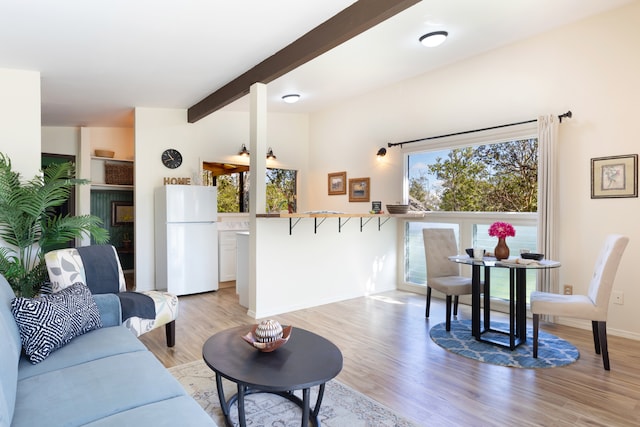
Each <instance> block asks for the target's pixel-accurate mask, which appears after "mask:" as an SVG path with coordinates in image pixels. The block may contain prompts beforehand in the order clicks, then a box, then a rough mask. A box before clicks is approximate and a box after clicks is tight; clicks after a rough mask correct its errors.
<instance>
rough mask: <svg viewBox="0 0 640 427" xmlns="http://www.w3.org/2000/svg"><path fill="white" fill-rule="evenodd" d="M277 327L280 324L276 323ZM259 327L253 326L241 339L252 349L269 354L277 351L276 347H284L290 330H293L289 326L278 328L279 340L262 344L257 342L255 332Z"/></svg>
mask: <svg viewBox="0 0 640 427" xmlns="http://www.w3.org/2000/svg"><path fill="white" fill-rule="evenodd" d="M261 323H262V322H261ZM276 323H277V322H276ZM278 325H280V324H279V323H278ZM259 326H260V325H253V328H252V329H251V332H249V333H248V334H246V335H244V336H243V337H242V339H243V340H245V341H246V342H247V343H249V344H250V345H251V346H253V347H254V348H257V349H258V350H260V351H262V352H264V353H268V352H271V351H273V350H275V349H277V348H278V347H281V346H282V345H284V344H285V343H286V342H287V341H288V340H289V337H290V336H291V329H293V328H292V327H291V325H289V326H285V327H284V328H283V327H280V328H281V333H280V337H279V338H276V339H275V340H272V341H266V342H262V341H259V340H258V337H257V331H258V327H259ZM261 339H264V338H261Z"/></svg>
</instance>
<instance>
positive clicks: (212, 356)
mask: <svg viewBox="0 0 640 427" xmlns="http://www.w3.org/2000/svg"><path fill="white" fill-rule="evenodd" d="M251 327H252V326H251V325H246V326H239V327H236V328H232V329H227V330H225V331H222V332H219V333H217V334H215V335H213V336H212V337H211V338H209V339H208V340H207V341H206V342H205V343H204V346H203V347H202V357H203V358H204V361H205V363H206V364H207V365H208V366H209V367H210V368H211V369H212V370H213V371H214V372H215V373H216V386H217V388H218V398H219V399H220V406H221V408H222V412H223V414H224V416H225V419H226V422H227V425H232V423H231V417H230V416H229V409H230V407H231V406H232V405H233V404H234V403H235V402H236V401H237V404H238V421H239V423H240V426H242V427H244V426H246V420H245V413H244V397H245V396H246V395H247V394H251V393H260V392H262V393H265V392H266V393H274V394H278V395H280V396H282V397H285V398H286V399H289V400H290V401H292V402H294V403H295V404H297V405H298V406H300V407H301V408H302V426H303V427H305V426H307V425H308V422H309V419H311V421H312V422H313V424H314V425H316V426H319V425H320V423H319V421H318V413H319V412H320V405H321V404H322V396H323V394H324V387H325V383H326V382H327V381H329V380H331V379H332V378H334V377H335V376H336V375H338V373H339V372H340V371H341V370H342V353H341V352H340V349H338V347H336V346H335V344H333V343H332V342H331V341H329V340H327V339H326V338H323V337H321V336H319V335H316V334H314V333H313V332H309V331H307V330H304V329H300V328H296V327H293V329H292V331H291V337H290V338H289V341H288V342H287V343H286V344H284V345H283V346H282V347H280V348H278V349H276V350H274V351H272V352H270V353H263V352H261V351H259V350H258V349H256V348H253V347H252V346H251V345H249V344H248V343H247V342H246V341H244V340H243V339H242V336H243V335H246V334H247V333H248V332H249V331H251ZM223 377H224V378H226V379H228V380H230V381H232V382H234V383H236V384H237V385H238V393H237V394H236V395H234V396H232V397H231V398H230V399H229V400H228V401H227V400H226V398H225V396H224V391H223V389H222V378H223ZM314 386H320V388H319V390H318V399H317V400H316V404H315V406H314V407H313V411H312V410H311V406H310V402H309V400H310V389H311V387H314ZM294 390H302V399H300V398H299V397H297V396H295V395H294V394H293V391H294Z"/></svg>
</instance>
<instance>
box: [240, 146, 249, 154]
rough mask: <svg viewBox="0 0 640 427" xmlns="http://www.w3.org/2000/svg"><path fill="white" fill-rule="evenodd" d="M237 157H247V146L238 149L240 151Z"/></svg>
mask: <svg viewBox="0 0 640 427" xmlns="http://www.w3.org/2000/svg"><path fill="white" fill-rule="evenodd" d="M238 155H240V156H248V155H249V150H247V146H246V145H244V144H242V148H240V151H238Z"/></svg>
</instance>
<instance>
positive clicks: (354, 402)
mask: <svg viewBox="0 0 640 427" xmlns="http://www.w3.org/2000/svg"><path fill="white" fill-rule="evenodd" d="M169 371H170V372H171V373H172V374H173V376H174V377H176V378H177V379H178V381H180V383H181V384H182V386H183V387H184V388H185V389H186V390H187V392H188V393H189V394H190V395H191V396H192V397H193V398H194V399H195V400H196V401H197V402H198V403H199V404H200V406H202V407H203V408H204V410H205V411H207V413H208V414H209V415H211V418H213V419H214V421H215V422H216V423H217V424H218V425H219V426H224V425H225V421H224V416H223V415H222V410H221V409H220V403H219V401H218V392H217V389H216V379H215V374H214V372H213V371H212V370H211V369H210V368H209V367H208V366H207V365H205V363H204V362H203V361H196V362H191V363H186V364H184V365H179V366H175V367H173V368H170V369H169ZM236 390H237V389H236V385H235V384H233V383H232V382H230V381H227V380H224V392H225V396H226V397H227V399H228V398H229V397H230V396H232V395H233V394H235V393H236ZM317 390H318V387H314V388H313V389H312V390H311V402H312V404H313V403H315V399H316V396H317ZM296 395H298V396H299V397H300V398H301V397H302V394H301V393H300V392H296ZM245 411H246V417H247V425H250V426H252V427H260V426H264V427H267V426H270V427H272V426H278V427H289V426H291V427H298V426H300V421H301V416H302V410H301V409H300V408H299V407H298V406H297V405H295V404H293V403H291V402H289V401H288V400H287V399H285V398H283V397H280V396H277V395H274V394H270V393H258V394H252V395H249V396H246V397H245ZM231 415H232V421H233V422H234V425H238V423H237V419H238V417H237V415H238V411H237V407H236V405H235V404H234V405H233V406H232V407H231ZM318 418H319V419H320V423H321V424H322V425H323V426H327V427H331V426H333V427H347V426H348V427H365V426H366V427H374V426H375V427H383V426H389V427H391V426H396V427H405V426H406V427H417V426H418V424H415V423H413V422H412V421H410V420H408V419H406V418H404V417H402V416H401V415H399V414H397V413H395V412H394V411H392V410H391V409H389V408H387V407H385V406H383V405H381V404H379V403H378V402H376V401H375V400H372V399H370V398H368V397H367V396H365V395H364V394H362V393H359V392H357V391H356V390H354V389H352V388H350V387H348V386H346V385H344V384H342V383H341V382H339V381H337V380H332V381H329V382H328V383H327V385H326V387H325V392H324V398H323V400H322V406H321V407H320V414H319V416H318Z"/></svg>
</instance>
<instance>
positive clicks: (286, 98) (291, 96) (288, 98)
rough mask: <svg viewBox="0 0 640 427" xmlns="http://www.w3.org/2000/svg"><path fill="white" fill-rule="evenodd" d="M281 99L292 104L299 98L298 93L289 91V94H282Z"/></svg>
mask: <svg viewBox="0 0 640 427" xmlns="http://www.w3.org/2000/svg"><path fill="white" fill-rule="evenodd" d="M282 100H283V101H284V102H286V103H287V104H293V103H296V102H298V101H299V100H300V95H298V94H297V93H291V94H289V95H285V96H283V97H282Z"/></svg>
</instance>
